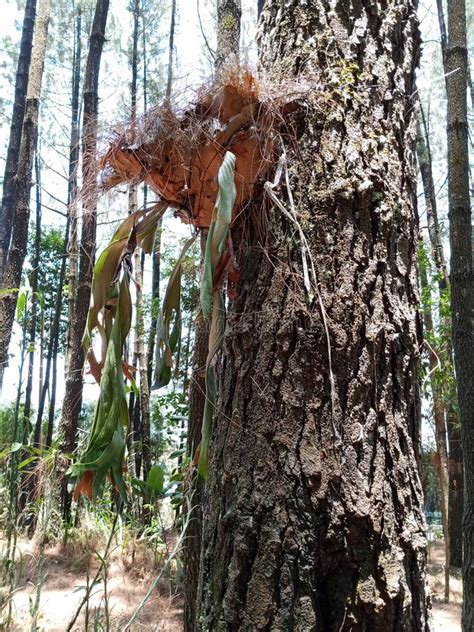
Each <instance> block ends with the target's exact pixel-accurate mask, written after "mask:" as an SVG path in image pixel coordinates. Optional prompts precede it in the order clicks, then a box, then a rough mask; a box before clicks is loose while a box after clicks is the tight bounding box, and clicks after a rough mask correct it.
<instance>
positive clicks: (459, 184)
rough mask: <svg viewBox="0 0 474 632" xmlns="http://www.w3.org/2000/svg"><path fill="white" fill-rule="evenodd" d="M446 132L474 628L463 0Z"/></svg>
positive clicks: (451, 23) (473, 362) (460, 0)
mask: <svg viewBox="0 0 474 632" xmlns="http://www.w3.org/2000/svg"><path fill="white" fill-rule="evenodd" d="M446 71H447V74H448V76H447V95H448V105H447V137H448V189H449V191H448V197H449V218H450V223H449V238H450V245H451V313H452V321H453V346H454V365H455V369H456V381H457V392H458V401H459V413H460V419H461V433H462V446H463V458H464V517H463V587H464V604H463V629H464V630H466V632H467V631H468V630H473V629H474V359H473V354H472V350H473V348H474V344H473V343H474V336H473V327H472V321H471V315H472V302H473V294H472V288H473V275H472V250H471V230H472V227H471V208H470V199H469V156H468V122H467V94H466V92H467V45H466V7H465V3H464V0H451V1H450V2H449V3H448V46H447V50H446Z"/></svg>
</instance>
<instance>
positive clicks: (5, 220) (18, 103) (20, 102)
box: [0, 0, 36, 280]
mask: <svg viewBox="0 0 474 632" xmlns="http://www.w3.org/2000/svg"><path fill="white" fill-rule="evenodd" d="M35 16H36V0H27V2H26V4H25V13H24V18H23V28H22V32H21V43H20V54H19V56H18V66H17V71H16V78H15V99H14V102H13V113H12V120H11V125H10V138H9V141H8V149H7V159H6V162H5V172H4V177H3V194H2V207H1V209H0V280H1V278H2V275H3V270H4V266H5V263H6V259H7V255H8V249H9V245H10V238H11V230H12V222H13V205H14V202H15V196H16V178H15V175H16V172H17V166H18V157H19V153H20V143H21V130H22V127H23V117H24V115H25V105H26V90H27V87H28V73H29V68H30V62H31V49H32V46H33V31H34V24H35Z"/></svg>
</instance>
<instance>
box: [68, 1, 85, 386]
mask: <svg viewBox="0 0 474 632" xmlns="http://www.w3.org/2000/svg"><path fill="white" fill-rule="evenodd" d="M81 23H82V10H81V7H78V9H77V16H76V32H75V38H74V48H73V66H72V95H71V96H72V98H71V140H70V143H69V172H68V209H67V214H68V217H69V223H70V235H69V242H68V253H69V272H68V314H69V315H70V316H72V314H73V313H74V300H75V297H76V292H77V169H78V163H79V89H80V85H81V51H82V40H81ZM71 337H72V331H71V319H69V318H68V326H67V339H66V351H65V357H64V372H65V374H66V375H67V374H68V372H69V359H70V357H71V344H72V342H71Z"/></svg>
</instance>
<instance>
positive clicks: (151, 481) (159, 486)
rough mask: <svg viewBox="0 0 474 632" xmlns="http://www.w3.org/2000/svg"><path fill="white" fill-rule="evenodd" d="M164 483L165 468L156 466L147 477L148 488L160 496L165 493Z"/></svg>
mask: <svg viewBox="0 0 474 632" xmlns="http://www.w3.org/2000/svg"><path fill="white" fill-rule="evenodd" d="M164 483H165V473H164V471H163V468H162V467H160V466H159V465H154V466H153V467H152V468H151V469H150V471H149V472H148V476H147V477H146V484H147V487H148V488H149V489H150V490H151V491H152V492H153V494H155V495H156V496H158V495H160V494H162V493H163V488H164Z"/></svg>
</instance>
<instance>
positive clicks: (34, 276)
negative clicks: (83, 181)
mask: <svg viewBox="0 0 474 632" xmlns="http://www.w3.org/2000/svg"><path fill="white" fill-rule="evenodd" d="M35 176H36V227H35V250H34V254H33V260H32V267H33V270H32V273H31V294H32V296H31V314H30V326H29V332H28V335H29V347H30V350H29V352H28V377H27V380H26V389H25V404H24V407H23V429H24V432H23V443H24V444H25V445H26V444H27V443H28V436H29V433H30V423H31V422H30V417H31V394H32V392H33V370H34V363H35V353H36V349H35V345H36V325H37V307H38V299H37V296H36V295H37V293H38V267H39V264H40V245H41V170H40V159H39V152H36V156H35Z"/></svg>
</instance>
